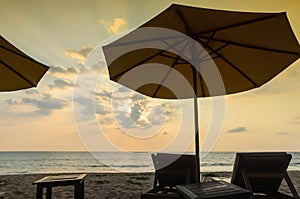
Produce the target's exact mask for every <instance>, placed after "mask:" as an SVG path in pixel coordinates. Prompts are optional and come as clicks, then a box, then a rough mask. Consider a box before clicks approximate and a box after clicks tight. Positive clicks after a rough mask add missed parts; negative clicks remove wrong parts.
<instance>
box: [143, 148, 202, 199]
mask: <svg viewBox="0 0 300 199" xmlns="http://www.w3.org/2000/svg"><path fill="white" fill-rule="evenodd" d="M152 160H153V165H154V168H155V176H154V184H153V189H151V190H150V191H148V192H147V193H144V194H142V195H141V198H142V199H148V198H149V199H150V198H166V199H171V198H172V199H173V198H180V195H179V193H178V192H177V191H176V188H175V186H176V185H178V184H187V183H193V182H196V176H197V175H196V172H197V171H196V156H195V155H181V154H167V153H157V154H152Z"/></svg>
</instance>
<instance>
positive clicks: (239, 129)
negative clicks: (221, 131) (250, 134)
mask: <svg viewBox="0 0 300 199" xmlns="http://www.w3.org/2000/svg"><path fill="white" fill-rule="evenodd" d="M246 131H247V129H246V127H237V128H234V129H230V130H228V131H227V133H243V132H246Z"/></svg>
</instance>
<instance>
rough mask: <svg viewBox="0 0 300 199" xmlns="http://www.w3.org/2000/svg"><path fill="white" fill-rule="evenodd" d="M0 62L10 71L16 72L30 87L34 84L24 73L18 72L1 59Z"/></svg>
mask: <svg viewBox="0 0 300 199" xmlns="http://www.w3.org/2000/svg"><path fill="white" fill-rule="evenodd" d="M1 64H3V65H4V66H6V67H7V68H8V69H9V70H11V71H12V72H14V73H15V74H17V75H18V76H19V77H20V78H22V79H24V80H25V81H26V82H27V83H29V84H30V85H31V86H32V87H35V86H36V85H35V84H34V83H32V82H31V81H30V80H29V79H27V78H26V77H25V76H24V75H22V74H21V73H19V72H18V71H16V70H15V69H13V68H12V67H10V66H9V65H8V64H6V63H5V62H3V61H2V60H1Z"/></svg>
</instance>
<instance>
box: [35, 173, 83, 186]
mask: <svg viewBox="0 0 300 199" xmlns="http://www.w3.org/2000/svg"><path fill="white" fill-rule="evenodd" d="M85 176H86V174H71V175H57V176H46V177H43V178H42V179H40V180H37V181H35V182H34V183H33V184H41V183H55V182H72V181H81V180H83V179H84V178H85Z"/></svg>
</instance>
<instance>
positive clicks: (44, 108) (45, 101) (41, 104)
mask: <svg viewBox="0 0 300 199" xmlns="http://www.w3.org/2000/svg"><path fill="white" fill-rule="evenodd" d="M22 102H23V103H24V104H30V105H32V106H34V107H35V108H37V110H36V111H35V113H38V114H39V115H44V116H48V115H50V114H51V113H52V111H54V110H60V109H63V108H64V107H66V106H67V105H68V104H69V102H67V101H66V100H61V99H58V98H53V97H52V96H51V95H50V94H44V96H43V98H42V99H33V98H28V97H27V98H23V100H22Z"/></svg>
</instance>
